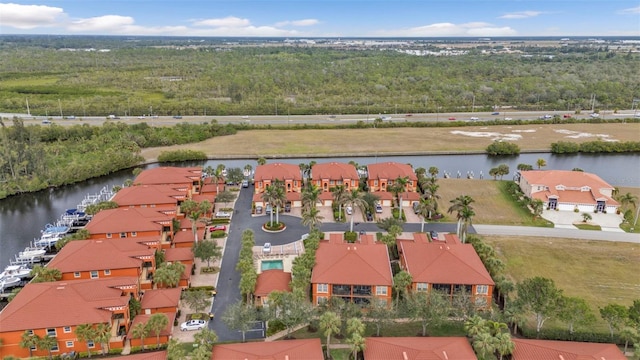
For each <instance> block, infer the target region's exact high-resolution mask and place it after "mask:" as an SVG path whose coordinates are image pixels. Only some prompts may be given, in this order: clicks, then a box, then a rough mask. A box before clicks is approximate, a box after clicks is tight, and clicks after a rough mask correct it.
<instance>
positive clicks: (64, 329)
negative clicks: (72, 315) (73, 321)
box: [63, 326, 71, 334]
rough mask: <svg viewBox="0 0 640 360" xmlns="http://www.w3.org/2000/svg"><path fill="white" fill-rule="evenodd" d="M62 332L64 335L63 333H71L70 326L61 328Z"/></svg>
mask: <svg viewBox="0 0 640 360" xmlns="http://www.w3.org/2000/svg"><path fill="white" fill-rule="evenodd" d="M63 331H64V333H65V334H68V333H70V332H71V326H65V327H64V328H63Z"/></svg>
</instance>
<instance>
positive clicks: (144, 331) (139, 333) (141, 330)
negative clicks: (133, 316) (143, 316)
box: [131, 323, 149, 350]
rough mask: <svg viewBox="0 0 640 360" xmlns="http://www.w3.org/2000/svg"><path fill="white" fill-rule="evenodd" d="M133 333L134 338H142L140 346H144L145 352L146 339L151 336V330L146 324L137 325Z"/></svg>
mask: <svg viewBox="0 0 640 360" xmlns="http://www.w3.org/2000/svg"><path fill="white" fill-rule="evenodd" d="M131 331H132V335H133V336H134V337H139V338H140V346H142V350H144V349H145V346H144V338H146V337H147V335H149V328H148V327H147V326H146V324H143V323H137V324H136V325H135V326H134V327H133V329H132V330H131Z"/></svg>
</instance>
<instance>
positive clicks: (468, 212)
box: [459, 207, 476, 244]
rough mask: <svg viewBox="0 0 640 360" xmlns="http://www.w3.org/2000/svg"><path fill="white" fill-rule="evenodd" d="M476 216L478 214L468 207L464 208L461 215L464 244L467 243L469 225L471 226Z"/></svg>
mask: <svg viewBox="0 0 640 360" xmlns="http://www.w3.org/2000/svg"><path fill="white" fill-rule="evenodd" d="M475 215H476V213H475V212H474V211H473V210H472V209H471V208H468V207H466V208H463V209H462V210H461V211H460V213H459V217H460V220H462V227H461V228H460V240H462V243H463V244H464V243H465V239H466V237H467V231H468V229H469V225H471V220H472V219H473V217H474V216H475Z"/></svg>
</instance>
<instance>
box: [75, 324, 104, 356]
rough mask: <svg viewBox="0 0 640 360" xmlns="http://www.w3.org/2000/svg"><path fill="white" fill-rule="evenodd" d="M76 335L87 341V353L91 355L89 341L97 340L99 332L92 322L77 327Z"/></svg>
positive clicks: (79, 338)
mask: <svg viewBox="0 0 640 360" xmlns="http://www.w3.org/2000/svg"><path fill="white" fill-rule="evenodd" d="M75 333H76V336H77V337H78V340H79V341H83V342H86V343H87V354H88V355H89V357H91V349H90V348H89V343H90V342H92V341H94V340H96V338H97V337H98V333H97V331H96V329H95V328H94V327H93V325H92V324H80V325H78V326H77V327H76V331H75Z"/></svg>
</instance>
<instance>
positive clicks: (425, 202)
mask: <svg viewBox="0 0 640 360" xmlns="http://www.w3.org/2000/svg"><path fill="white" fill-rule="evenodd" d="M434 210H435V207H434V206H433V201H432V200H431V199H425V198H423V197H421V198H420V200H419V202H418V215H419V216H420V232H424V221H425V219H428V218H430V217H431V212H432V211H434Z"/></svg>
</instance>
